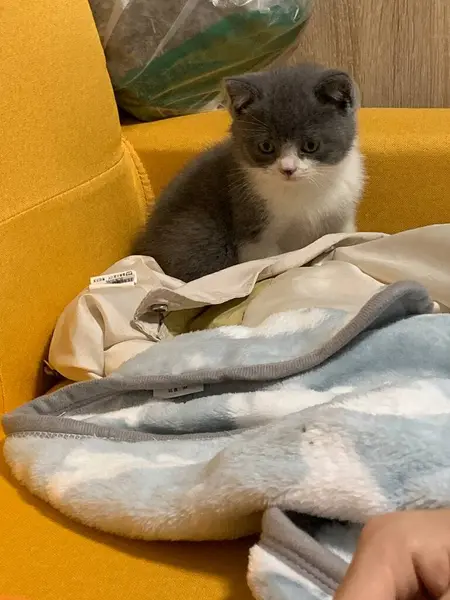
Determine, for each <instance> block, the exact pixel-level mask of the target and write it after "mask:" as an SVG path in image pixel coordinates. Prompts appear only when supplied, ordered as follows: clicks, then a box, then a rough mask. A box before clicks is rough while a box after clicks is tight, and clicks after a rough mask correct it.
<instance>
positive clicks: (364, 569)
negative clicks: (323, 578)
mask: <svg viewBox="0 0 450 600" xmlns="http://www.w3.org/2000/svg"><path fill="white" fill-rule="evenodd" d="M422 599H424V600H425V599H426V600H430V599H442V600H450V510H449V509H439V510H422V511H409V512H408V511H407V512H398V513H390V514H386V515H383V516H380V517H375V518H374V519H372V520H371V521H369V522H368V523H367V525H366V526H365V527H364V529H363V531H362V533H361V537H360V539H359V542H358V546H357V548H356V552H355V555H354V557H353V561H352V563H351V565H350V567H349V569H348V571H347V574H346V576H345V578H344V581H343V582H342V584H341V586H340V587H339V589H338V591H337V592H336V595H335V600H422Z"/></svg>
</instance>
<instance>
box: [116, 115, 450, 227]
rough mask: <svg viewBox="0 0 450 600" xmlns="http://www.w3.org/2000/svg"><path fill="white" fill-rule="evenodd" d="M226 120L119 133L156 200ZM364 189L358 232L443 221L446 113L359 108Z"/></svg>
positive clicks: (449, 154) (449, 150) (195, 119)
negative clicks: (139, 162) (126, 140)
mask: <svg viewBox="0 0 450 600" xmlns="http://www.w3.org/2000/svg"><path fill="white" fill-rule="evenodd" d="M228 127H229V117H228V115H227V114H226V113H225V112H213V113H206V114H200V115H194V116H189V117H181V118H178V119H171V120H169V121H159V122H157V123H147V124H139V125H128V126H126V127H125V128H124V131H125V134H126V136H127V137H128V138H129V139H130V141H131V142H132V143H133V145H134V147H135V148H136V151H137V153H138V154H139V156H140V158H141V160H142V161H143V163H144V165H145V167H146V169H147V172H148V173H149V176H150V179H151V181H152V185H153V188H154V191H155V193H156V194H158V193H159V192H160V191H161V189H162V188H163V187H164V186H165V185H166V183H167V182H168V181H169V179H170V178H171V177H172V176H173V175H174V174H175V173H176V172H177V171H178V170H179V169H181V168H182V167H183V165H184V164H185V163H186V161H187V160H189V159H190V158H191V157H192V156H193V155H194V154H195V153H197V152H199V151H200V150H202V149H203V148H205V147H207V146H208V145H210V144H212V143H214V142H215V141H217V140H218V139H219V138H221V137H222V136H224V135H226V133H227V129H228ZM360 131H361V147H362V151H363V153H364V155H365V157H366V169H367V185H366V190H365V194H364V199H363V202H362V204H361V207H360V210H359V219H358V227H359V229H361V230H366V231H367V230H369V231H384V232H387V233H394V232H396V231H401V230H404V229H411V228H413V227H420V226H423V225H429V224H430V223H441V222H447V221H450V202H449V188H450V176H449V164H450V110H447V109H423V110H422V109H362V110H361V111H360Z"/></svg>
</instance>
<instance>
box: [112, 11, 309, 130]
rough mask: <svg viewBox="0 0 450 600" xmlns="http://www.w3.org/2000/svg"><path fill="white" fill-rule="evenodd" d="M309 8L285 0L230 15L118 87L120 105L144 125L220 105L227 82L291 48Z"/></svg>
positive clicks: (130, 74) (134, 72)
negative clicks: (232, 77)
mask: <svg viewBox="0 0 450 600" xmlns="http://www.w3.org/2000/svg"><path fill="white" fill-rule="evenodd" d="M309 5H310V2H305V1H304V0H280V5H276V6H272V7H270V8H267V9H265V10H245V11H238V12H235V13H231V14H229V15H227V16H226V17H224V18H222V19H221V20H219V21H218V22H216V23H214V24H213V25H211V26H210V27H208V28H206V29H205V30H204V31H202V32H200V33H198V34H197V35H195V36H194V37H192V38H190V39H187V40H186V41H184V42H182V43H181V44H179V45H178V46H176V47H174V48H171V49H168V50H166V51H164V52H163V53H162V54H160V55H159V56H157V57H156V58H154V59H153V60H151V61H150V62H149V63H148V64H147V65H146V66H144V67H143V68H142V67H140V68H135V69H131V70H129V71H128V72H127V73H125V74H124V75H123V76H122V77H121V80H120V81H116V82H114V83H115V91H116V97H117V101H118V104H119V105H120V106H121V107H122V108H123V109H125V110H126V111H128V112H129V113H131V114H132V115H134V116H135V117H137V118H138V119H141V120H143V121H152V120H157V119H163V118H167V117H175V116H180V115H185V114H191V113H195V112H200V111H204V110H208V109H212V108H216V107H218V106H220V105H221V81H222V79H223V78H224V77H227V76H230V75H237V74H241V73H247V72H253V71H258V70H260V69H264V68H265V67H267V66H268V65H270V64H271V63H273V61H274V60H275V59H276V58H277V57H278V56H280V55H281V54H282V53H283V52H285V51H286V50H287V49H288V48H289V47H290V46H292V45H293V44H294V42H295V40H296V38H297V37H298V35H299V32H300V31H301V29H302V27H303V26H304V24H305V22H306V20H307V18H308V15H309Z"/></svg>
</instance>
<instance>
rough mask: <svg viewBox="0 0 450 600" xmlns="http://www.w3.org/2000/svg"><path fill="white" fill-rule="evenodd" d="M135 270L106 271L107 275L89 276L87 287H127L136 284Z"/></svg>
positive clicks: (91, 288)
mask: <svg viewBox="0 0 450 600" xmlns="http://www.w3.org/2000/svg"><path fill="white" fill-rule="evenodd" d="M136 283H137V275H136V271H131V270H130V271H121V272H120V273H108V274H107V275H98V276H97V277H91V280H90V284H89V289H90V290H93V289H98V288H102V287H110V286H114V287H116V286H117V287H128V286H132V285H136Z"/></svg>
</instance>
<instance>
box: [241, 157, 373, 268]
mask: <svg viewBox="0 0 450 600" xmlns="http://www.w3.org/2000/svg"><path fill="white" fill-rule="evenodd" d="M248 177H249V180H250V183H251V186H252V189H253V191H254V194H255V198H257V199H258V200H259V202H261V205H262V207H263V209H264V213H262V214H264V222H263V224H262V226H261V227H260V230H259V231H258V234H257V235H255V236H254V237H253V239H250V240H245V241H243V242H242V243H241V244H239V245H238V254H239V261H240V262H244V261H248V260H256V259H259V258H266V257H268V256H273V255H276V254H282V253H284V252H290V251H292V250H298V249H300V248H303V247H305V246H307V245H308V244H310V243H312V242H313V241H315V240H316V239H318V238H320V237H322V236H323V235H326V234H327V233H339V232H346V231H349V232H351V231H354V229H355V213H356V207H357V203H358V200H359V198H360V194H361V190H362V185H363V166H362V157H361V154H360V152H359V150H358V149H357V147H356V146H355V147H354V148H353V149H352V150H351V151H350V153H349V154H348V155H347V157H346V158H345V159H344V160H343V161H342V162H341V163H339V164H338V165H334V166H330V167H328V168H327V170H326V172H325V173H324V174H322V175H321V176H320V177H316V178H315V180H314V181H309V180H307V179H306V178H305V179H301V180H299V181H295V182H291V181H283V180H282V179H281V178H280V177H277V176H274V175H270V174H266V173H264V172H262V171H260V170H257V169H254V170H252V171H249V172H248ZM258 200H256V201H258Z"/></svg>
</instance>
